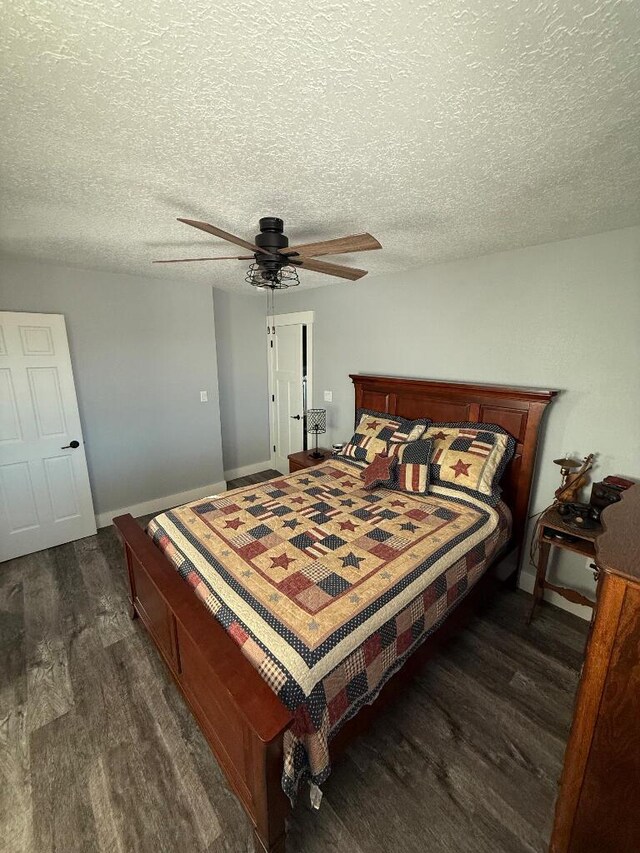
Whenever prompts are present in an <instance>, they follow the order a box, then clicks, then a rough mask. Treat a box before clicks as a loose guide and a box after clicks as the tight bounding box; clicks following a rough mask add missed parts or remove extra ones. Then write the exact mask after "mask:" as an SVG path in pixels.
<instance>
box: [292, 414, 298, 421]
mask: <svg viewBox="0 0 640 853" xmlns="http://www.w3.org/2000/svg"><path fill="white" fill-rule="evenodd" d="M291 420H292V421H299V420H300V415H291Z"/></svg>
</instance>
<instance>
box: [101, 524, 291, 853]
mask: <svg viewBox="0 0 640 853" xmlns="http://www.w3.org/2000/svg"><path fill="white" fill-rule="evenodd" d="M113 523H114V525H115V526H116V528H117V529H118V532H119V534H120V536H121V538H122V540H123V543H124V549H125V559H126V565H127V570H128V573H129V585H130V590H131V615H132V617H135V616H140V618H141V619H142V621H143V623H144V625H145V627H146V629H147V630H148V632H149V634H150V635H151V637H152V639H153V641H154V643H155V645H156V646H157V648H158V650H159V652H160V654H161V655H162V657H163V658H164V660H165V663H166V664H167V666H168V667H169V670H170V672H171V674H172V675H173V677H174V679H175V682H176V684H177V685H178V687H179V688H180V690H181V692H182V695H183V696H184V698H185V700H186V701H187V704H188V705H189V707H190V708H191V710H192V712H193V714H194V716H195V717H196V719H197V721H198V723H199V725H200V728H201V730H202V732H203V734H204V736H205V737H206V739H207V741H208V743H209V746H210V747H211V749H212V751H213V753H214V755H215V756H216V758H217V759H218V763H219V765H220V767H221V768H222V770H223V771H224V773H225V775H226V777H227V779H228V781H229V785H230V786H231V788H232V789H233V791H234V792H235V793H236V795H237V796H238V798H239V799H240V801H241V803H242V805H243V806H244V808H245V810H246V812H247V814H248V815H249V818H250V819H251V821H252V823H253V826H254V834H255V846H256V850H257V851H259V853H263V851H268V853H283V851H284V845H285V818H286V816H287V814H288V812H289V808H290V806H289V801H288V799H287V798H286V796H285V794H284V792H283V790H282V787H281V785H280V776H281V773H282V766H283V749H282V739H283V734H284V732H285V731H286V729H287V728H288V727H289V725H290V723H291V714H290V713H289V711H288V710H287V709H286V708H285V707H284V705H283V704H282V703H281V702H280V700H279V699H278V697H277V696H276V695H275V694H274V693H273V691H272V690H271V688H270V687H269V686H268V685H267V683H266V682H265V681H264V680H263V679H262V678H261V676H260V675H259V674H258V672H257V671H256V670H255V669H254V668H253V667H252V666H251V664H250V663H249V661H247V660H246V658H245V657H244V656H243V654H242V652H241V651H240V649H239V648H238V646H237V645H236V644H235V643H234V642H233V640H232V639H231V638H230V637H229V636H228V635H227V634H226V632H225V630H224V628H222V626H221V625H220V624H219V623H218V622H216V620H215V619H213V618H212V616H211V614H210V613H209V611H208V610H207V609H206V607H205V606H204V604H202V602H201V601H200V600H199V599H198V598H197V597H196V596H195V595H194V594H193V591H192V590H191V589H190V588H189V587H188V586H187V585H186V584H185V582H184V581H183V580H182V578H181V577H180V576H179V575H178V573H177V572H176V570H175V568H174V567H173V566H171V564H170V563H169V561H168V560H167V559H166V557H165V556H164V554H163V553H162V552H161V551H160V550H159V549H158V548H157V547H156V546H155V545H154V544H153V542H152V541H151V539H150V538H149V537H148V536H147V534H146V533H145V532H144V531H143V530H142V528H141V527H140V526H139V525H138V524H137V523H136V521H135V520H134V519H133V518H132V517H131V516H130V515H121V516H119V517H118V518H115V519H114V521H113Z"/></svg>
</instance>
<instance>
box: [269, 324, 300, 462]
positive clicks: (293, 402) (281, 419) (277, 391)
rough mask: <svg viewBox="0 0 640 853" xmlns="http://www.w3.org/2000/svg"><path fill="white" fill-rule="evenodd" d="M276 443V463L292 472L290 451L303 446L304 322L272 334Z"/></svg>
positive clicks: (277, 329) (274, 435)
mask: <svg viewBox="0 0 640 853" xmlns="http://www.w3.org/2000/svg"><path fill="white" fill-rule="evenodd" d="M272 388H273V396H274V397H275V400H274V401H273V443H274V445H275V451H274V454H275V466H276V470H277V471H280V472H281V473H282V474H288V473H289V461H288V459H287V456H288V455H289V454H290V453H297V452H298V451H299V450H302V449H303V441H304V432H303V430H304V398H303V375H302V325H301V324H296V325H291V326H278V327H277V328H276V332H275V335H274V337H273V386H272Z"/></svg>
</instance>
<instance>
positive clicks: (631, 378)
mask: <svg viewBox="0 0 640 853" xmlns="http://www.w3.org/2000/svg"><path fill="white" fill-rule="evenodd" d="M351 260H352V261H356V262H357V264H358V265H362V266H365V267H366V255H365V254H362V255H358V256H357V258H356V256H354V258H353V259H351ZM312 275H313V273H307V274H305V273H301V278H302V277H303V276H304V280H305V281H307V280H311V277H312ZM279 302H280V305H279V312H280V313H284V312H290V311H302V310H313V311H315V324H314V346H315V353H314V395H315V400H314V404H315V405H317V406H326V408H327V410H328V418H329V425H330V431H329V433H328V435H327V436H326V442H325V443H329V442H332V441H338V440H344V439H346V438H348V437H349V436H350V435H351V432H352V426H353V386H352V384H351V382H350V380H349V378H348V374H349V373H357V372H363V373H387V374H391V375H397V376H411V377H419V378H427V377H429V378H438V379H458V380H468V381H478V382H493V383H505V384H510V385H511V384H513V385H533V386H541V387H550V388H558V389H562V391H563V393H562V395H561V396H560V397H559V398H558V399H557V401H556V402H555V403H553V404H552V406H551V407H550V409H549V411H548V417H547V420H546V423H545V426H544V438H543V443H542V447H541V449H540V450H541V452H540V454H539V457H538V461H539V466H538V470H539V476H538V478H537V482H536V485H535V487H534V493H533V507H534V508H535V510H540V509H543V508H544V507H545V506H546V505H547V504H548V503H549V502H550V501H551V499H552V496H553V490H554V489H555V488H556V487H557V485H558V482H559V470H558V468H557V466H555V465H554V464H553V461H552V460H553V459H555V458H557V457H558V456H562V455H565V454H566V453H570V454H571V455H577V456H583V455H585V454H587V453H589V452H591V451H594V452H596V453H597V454H598V457H597V467H596V469H595V472H594V473H595V476H596V478H598V479H599V478H601V477H603V476H605V475H607V474H618V473H619V474H627V475H635V476H640V228H629V229H624V230H620V231H612V232H608V233H605V234H599V235H595V236H593V237H586V238H581V239H576V240H566V241H562V242H558V243H549V244H546V245H542V246H534V247H531V248H527V249H521V250H517V251H512V252H502V253H499V254H493V255H487V256H484V257H481V258H476V259H473V260H464V261H457V262H455V263H448V264H443V265H438V266H433V267H428V268H425V269H420V270H416V271H414V272H411V273H403V274H398V275H395V276H385V277H377V278H372V279H369V280H367V279H366V278H364V279H362V280H361V281H360V282H358V283H355V284H352V283H349V282H344V283H336V284H335V285H332V286H330V287H322V288H318V289H312V290H305V288H304V282H303V283H302V284H301V285H300V287H299V288H298V289H297V292H295V293H291V292H287V293H286V294H284V295H283V296H282V298H281V299H280V300H279ZM324 389H328V390H329V389H330V390H332V391H333V403H331V404H330V403H327V404H324V403H323V402H322V392H323V390H324ZM560 562H561V565H560V567H559V570H560V574H561V575H562V579H563V580H566V581H569V582H572V583H575V584H576V585H578V586H579V587H581V588H583V589H584V588H591V587H592V582H591V575H590V573H588V572H587V571H586V569H585V561H584V560H581V559H578V558H573V557H572V556H571V555H567V557H566V559H565V555H563V556H562V559H561V561H560ZM527 584H530V577H529V578H528V579H527V578H526V577H525V578H524V579H523V585H527Z"/></svg>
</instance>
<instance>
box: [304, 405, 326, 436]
mask: <svg viewBox="0 0 640 853" xmlns="http://www.w3.org/2000/svg"><path fill="white" fill-rule="evenodd" d="M326 431H327V410H326V409H307V432H313V433H315V434H316V435H318V434H319V433H322V432H326Z"/></svg>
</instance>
